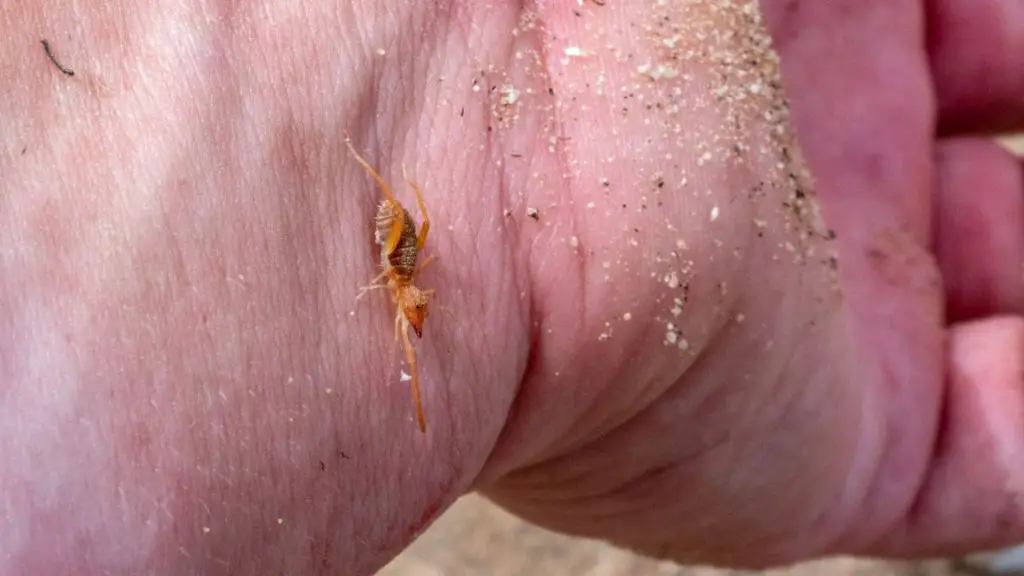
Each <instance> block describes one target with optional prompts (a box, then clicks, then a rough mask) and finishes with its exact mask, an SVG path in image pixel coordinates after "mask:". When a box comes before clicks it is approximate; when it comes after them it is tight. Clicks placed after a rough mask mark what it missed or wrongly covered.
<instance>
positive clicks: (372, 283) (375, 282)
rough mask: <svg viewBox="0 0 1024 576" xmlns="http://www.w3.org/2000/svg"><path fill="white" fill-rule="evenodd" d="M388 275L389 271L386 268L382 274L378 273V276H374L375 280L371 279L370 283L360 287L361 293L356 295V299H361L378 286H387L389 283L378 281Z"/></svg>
mask: <svg viewBox="0 0 1024 576" xmlns="http://www.w3.org/2000/svg"><path fill="white" fill-rule="evenodd" d="M387 275H388V271H387V270H384V271H383V272H381V273H380V274H377V276H376V277H374V279H373V280H370V283H369V284H368V285H366V286H361V287H360V288H359V295H358V296H356V300H359V299H360V298H362V297H363V296H364V295H365V294H366V293H367V292H369V291H370V290H376V289H378V288H385V287H387V284H378V282H380V281H381V279H382V278H384V277H385V276H387Z"/></svg>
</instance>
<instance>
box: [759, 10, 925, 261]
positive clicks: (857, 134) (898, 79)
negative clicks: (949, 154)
mask: <svg viewBox="0 0 1024 576" xmlns="http://www.w3.org/2000/svg"><path fill="white" fill-rule="evenodd" d="M762 6H763V8H764V12H765V19H766V21H767V24H768V27H769V29H770V31H771V33H772V38H773V41H774V43H775V45H776V47H777V49H778V51H779V55H780V61H781V67H782V76H783V82H784V84H785V88H786V93H787V96H788V97H789V99H790V101H791V102H792V107H793V122H794V125H795V129H796V132H797V135H798V137H799V140H800V143H801V148H802V149H803V151H804V153H805V155H806V157H807V160H808V164H809V165H810V167H811V169H812V171H813V172H814V175H815V178H816V180H817V181H818V183H819V187H818V188H819V193H820V196H821V201H822V205H823V211H824V213H825V215H826V217H827V219H828V220H829V222H830V224H832V225H833V226H834V227H835V228H836V231H837V232H838V233H839V237H840V240H841V241H842V239H843V237H844V232H846V233H847V238H848V237H849V233H854V234H858V235H863V236H871V235H874V234H877V233H878V232H879V231H880V230H885V229H894V230H900V231H904V232H906V233H907V234H908V235H910V237H911V238H912V239H914V240H919V241H920V242H921V244H922V245H923V244H925V243H928V242H930V240H931V238H930V236H931V234H930V226H931V212H930V201H931V182H930V179H928V178H924V177H923V175H926V174H930V168H929V167H930V166H931V161H932V158H931V155H930V153H929V152H928V150H930V149H931V145H932V140H933V138H934V125H933V118H934V116H933V115H934V109H933V108H932V85H931V79H930V78H929V77H928V61H927V58H926V56H925V54H924V53H923V51H922V50H921V48H920V46H921V45H922V44H923V43H924V41H925V36H924V14H923V11H922V10H921V7H920V4H918V3H916V2H895V3H893V2H863V1H858V0H834V1H830V2H820V1H817V0H763V2H762ZM851 46H857V47H858V48H857V49H856V50H851V49H850V47H851Z"/></svg>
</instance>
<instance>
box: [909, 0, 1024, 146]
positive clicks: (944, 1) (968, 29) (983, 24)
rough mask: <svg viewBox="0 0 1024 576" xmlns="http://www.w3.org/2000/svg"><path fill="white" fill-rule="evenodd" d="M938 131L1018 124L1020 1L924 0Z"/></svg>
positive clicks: (1022, 98) (1023, 86)
mask: <svg viewBox="0 0 1024 576" xmlns="http://www.w3.org/2000/svg"><path fill="white" fill-rule="evenodd" d="M926 5H927V10H928V12H927V17H928V49H929V53H930V58H931V63H932V70H933V73H934V77H935V89H936V93H937V98H938V106H939V130H940V132H941V133H945V134H951V133H1001V132H1013V131H1016V130H1020V129H1022V128H1024V3H1021V2H1019V1H1018V0H928V1H927V2H926Z"/></svg>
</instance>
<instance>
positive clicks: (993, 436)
mask: <svg viewBox="0 0 1024 576" xmlns="http://www.w3.org/2000/svg"><path fill="white" fill-rule="evenodd" d="M947 358H948V370H949V377H948V381H947V395H946V400H945V406H944V410H943V422H942V428H941V430H942V432H941V433H940V435H939V438H938V439H937V442H936V446H935V450H934V453H933V455H932V460H931V464H930V466H929V472H928V474H927V476H926V478H925V481H924V483H923V484H922V487H921V491H920V492H919V494H918V496H917V498H916V499H915V500H914V501H913V502H914V504H913V505H912V506H911V507H910V508H909V509H908V510H907V511H906V514H905V516H904V517H903V519H902V520H901V521H900V522H899V523H898V524H897V525H896V527H895V528H894V529H892V530H891V531H887V532H886V533H885V534H884V535H882V537H881V538H879V539H878V540H877V543H876V545H874V546H872V547H871V548H870V549H869V550H867V551H866V552H868V553H870V554H879V555H884V556H896V557H922V556H950V555H959V554H965V553H970V552H974V551H977V550H982V549H995V548H1000V547H1003V546H1008V545H1010V544H1016V543H1018V542H1020V541H1021V540H1024V380H1022V374H1024V319H1022V318H1020V317H1016V316H1003V317H999V318H992V319H987V320H982V321H976V322H972V323H967V324H961V325H957V326H955V327H954V328H952V329H951V330H950V338H949V353H948V356H947ZM888 473H892V474H896V473H898V471H897V470H888V471H886V470H881V471H880V472H879V474H881V475H883V477H884V475H885V474H888Z"/></svg>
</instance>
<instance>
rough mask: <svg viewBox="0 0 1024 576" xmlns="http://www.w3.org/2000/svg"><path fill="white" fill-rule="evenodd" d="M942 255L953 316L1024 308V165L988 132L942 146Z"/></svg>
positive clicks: (938, 244) (937, 233)
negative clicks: (981, 137)
mask: <svg viewBox="0 0 1024 576" xmlns="http://www.w3.org/2000/svg"><path fill="white" fill-rule="evenodd" d="M935 181H936V197H935V200H934V206H935V226H934V237H935V255H936V258H937V259H938V263H939V268H940V270H941V271H942V277H943V280H944V284H945V289H946V303H947V307H946V312H947V315H948V319H949V321H950V322H957V321H961V320H968V319H976V318H981V317H984V316H989V315H993V314H1007V313H1024V172H1022V169H1021V164H1020V162H1019V160H1018V159H1017V158H1015V157H1014V156H1013V155H1012V154H1010V153H1009V152H1008V151H1006V150H1005V149H1004V148H1002V147H1001V146H999V145H998V144H996V143H994V142H992V141H990V140H987V139H980V138H962V139H955V140H949V141H944V142H941V143H940V144H939V146H938V148H937V151H936V178H935Z"/></svg>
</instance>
